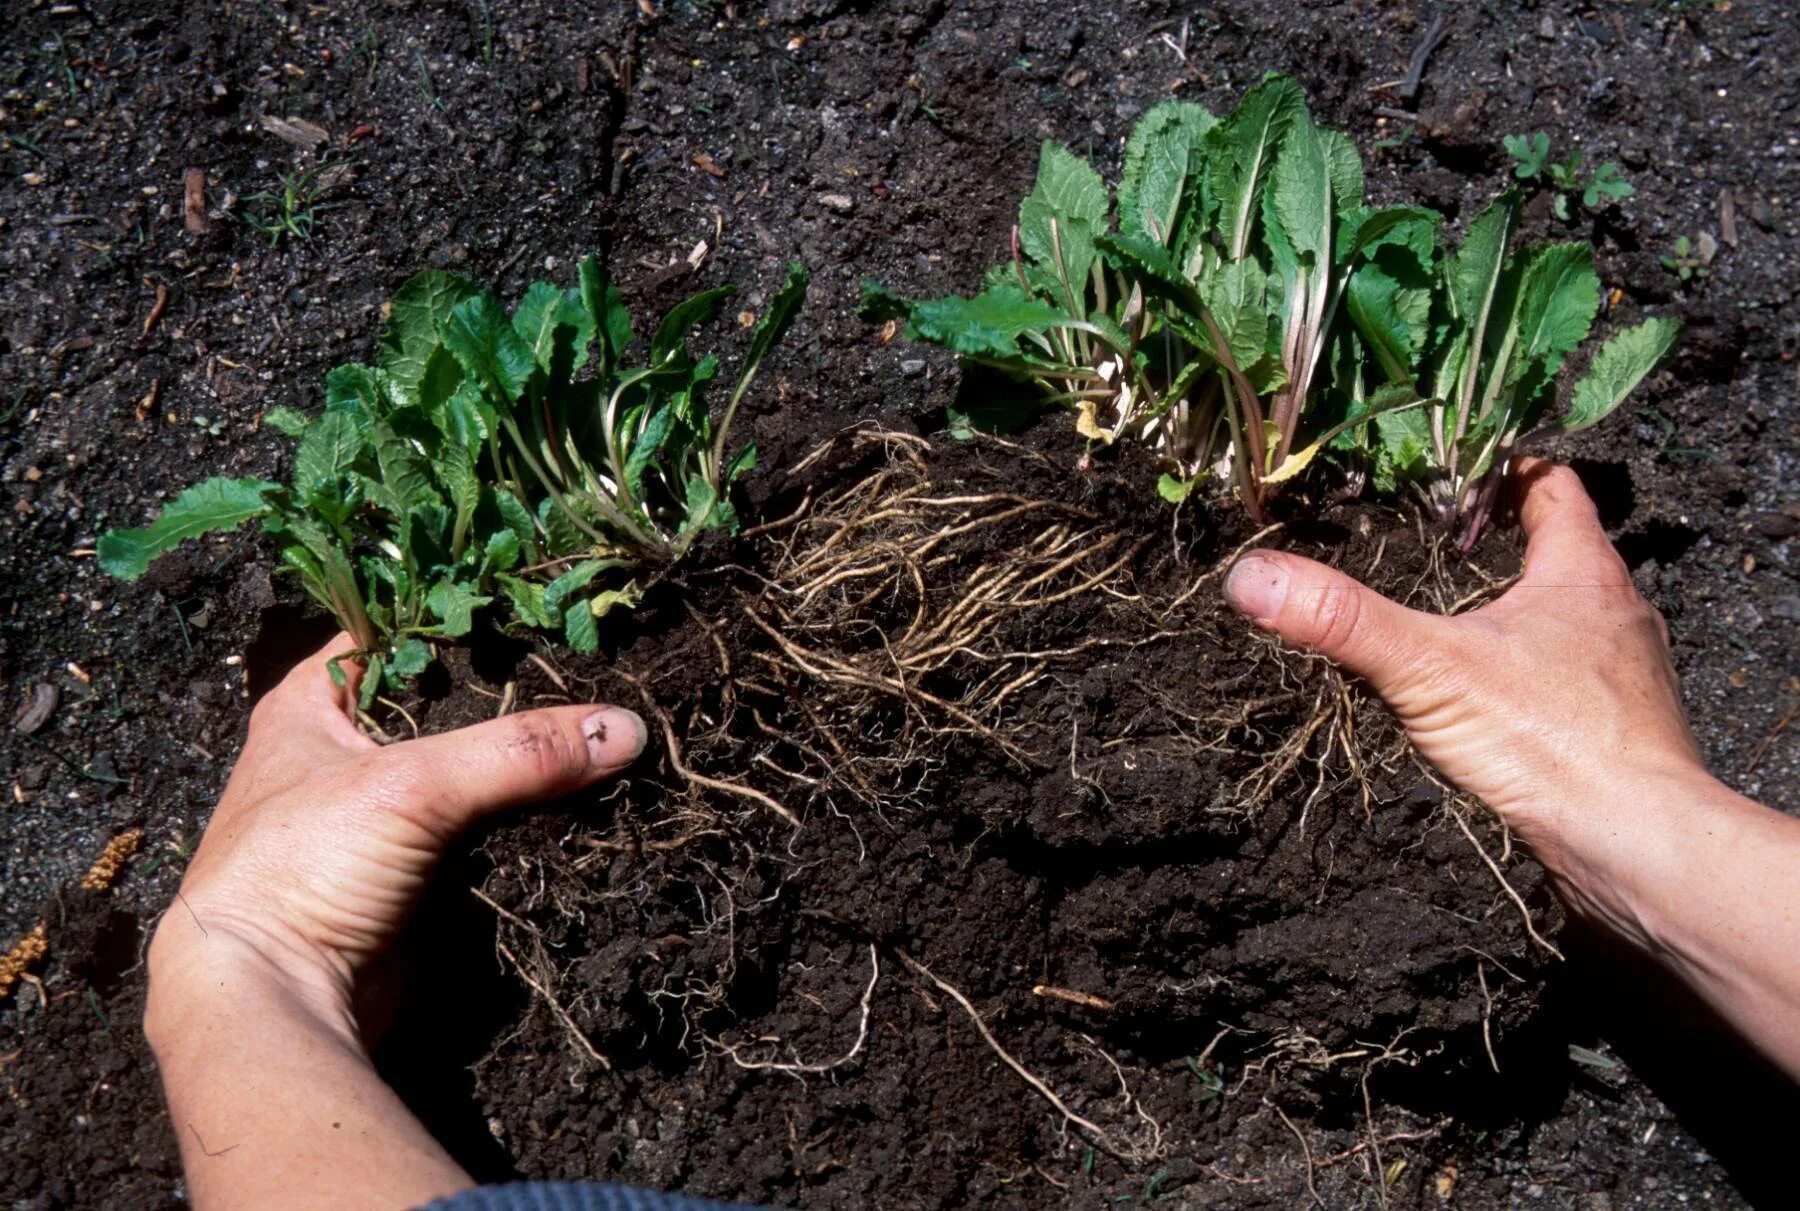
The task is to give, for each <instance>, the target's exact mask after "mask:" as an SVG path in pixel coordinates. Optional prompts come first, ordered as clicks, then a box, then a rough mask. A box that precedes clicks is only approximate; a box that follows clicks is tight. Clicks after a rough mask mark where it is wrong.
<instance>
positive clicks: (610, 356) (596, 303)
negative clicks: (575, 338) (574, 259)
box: [580, 255, 631, 375]
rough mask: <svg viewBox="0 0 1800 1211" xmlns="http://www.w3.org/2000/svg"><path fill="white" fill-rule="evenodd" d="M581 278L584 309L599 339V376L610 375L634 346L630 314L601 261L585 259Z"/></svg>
mask: <svg viewBox="0 0 1800 1211" xmlns="http://www.w3.org/2000/svg"><path fill="white" fill-rule="evenodd" d="M580 275H581V288H580V289H581V305H582V308H583V309H584V310H585V311H586V312H587V313H588V318H589V320H590V321H592V323H593V326H594V331H595V332H596V333H597V334H598V335H599V338H600V346H601V354H602V356H601V360H600V372H601V374H603V375H605V374H609V373H611V372H612V370H613V369H614V368H615V367H617V366H618V364H619V362H620V361H621V360H622V359H623V358H624V356H625V347H626V346H627V345H629V344H631V312H629V311H627V310H625V302H624V300H623V299H622V298H620V297H619V288H618V286H617V285H616V284H614V282H613V281H612V279H611V278H609V277H607V276H606V274H605V271H604V270H602V269H601V268H600V262H599V260H598V258H596V257H594V256H592V255H589V256H585V257H583V258H582V259H581V270H580Z"/></svg>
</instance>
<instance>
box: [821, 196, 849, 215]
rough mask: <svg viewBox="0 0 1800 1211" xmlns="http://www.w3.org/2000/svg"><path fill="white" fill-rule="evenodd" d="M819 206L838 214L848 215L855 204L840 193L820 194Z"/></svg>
mask: <svg viewBox="0 0 1800 1211" xmlns="http://www.w3.org/2000/svg"><path fill="white" fill-rule="evenodd" d="M819 205H821V206H824V207H826V208H827V209H830V210H835V211H837V212H838V213H839V214H849V213H850V209H851V207H853V206H855V205H856V203H854V202H852V201H851V200H850V199H849V198H848V197H846V196H845V195H844V194H841V193H822V194H820V195H819Z"/></svg>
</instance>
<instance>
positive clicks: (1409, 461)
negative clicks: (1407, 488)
mask: <svg viewBox="0 0 1800 1211" xmlns="http://www.w3.org/2000/svg"><path fill="white" fill-rule="evenodd" d="M1374 421H1375V464H1374V468H1373V479H1374V481H1375V488H1376V490H1377V491H1380V492H1394V491H1396V490H1397V489H1398V487H1399V485H1400V484H1401V483H1403V482H1415V483H1416V482H1421V481H1423V480H1424V479H1425V478H1426V477H1427V476H1429V474H1430V471H1431V464H1430V454H1431V428H1430V420H1429V418H1428V417H1427V416H1426V414H1425V411H1424V409H1422V408H1408V409H1405V410H1403V411H1389V412H1381V413H1378V414H1376V416H1375V418H1374Z"/></svg>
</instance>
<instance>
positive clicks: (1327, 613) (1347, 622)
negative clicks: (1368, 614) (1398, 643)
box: [1306, 585, 1362, 653]
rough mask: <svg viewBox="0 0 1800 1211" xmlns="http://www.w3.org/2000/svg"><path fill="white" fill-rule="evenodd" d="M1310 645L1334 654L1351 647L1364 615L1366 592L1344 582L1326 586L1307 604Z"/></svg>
mask: <svg viewBox="0 0 1800 1211" xmlns="http://www.w3.org/2000/svg"><path fill="white" fill-rule="evenodd" d="M1307 608H1308V610H1309V611H1310V613H1309V616H1308V617H1307V620H1306V623H1307V635H1308V638H1309V642H1310V646H1312V647H1315V648H1318V649H1319V650H1321V651H1323V652H1326V653H1332V652H1338V651H1341V650H1342V649H1344V648H1345V647H1347V646H1348V645H1349V644H1350V642H1351V641H1352V639H1354V637H1355V635H1356V628H1357V624H1358V622H1359V621H1360V620H1361V618H1362V594H1360V593H1358V592H1357V591H1356V590H1354V589H1351V588H1347V587H1345V586H1343V585H1331V586H1328V587H1326V588H1324V589H1322V590H1321V591H1320V592H1319V593H1318V594H1317V595H1316V596H1315V597H1314V598H1313V600H1312V602H1311V604H1310V605H1309V606H1308V607H1307Z"/></svg>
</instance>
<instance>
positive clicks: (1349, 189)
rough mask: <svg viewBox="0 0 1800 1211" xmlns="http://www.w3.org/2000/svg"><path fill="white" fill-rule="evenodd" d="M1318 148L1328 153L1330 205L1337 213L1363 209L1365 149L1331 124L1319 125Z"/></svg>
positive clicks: (1326, 167)
mask: <svg viewBox="0 0 1800 1211" xmlns="http://www.w3.org/2000/svg"><path fill="white" fill-rule="evenodd" d="M1318 138H1319V149H1320V150H1321V151H1322V152H1324V153H1325V173H1326V175H1327V176H1328V177H1330V178H1331V208H1332V212H1333V213H1334V214H1337V215H1340V216H1341V215H1347V214H1351V213H1352V212H1354V211H1357V210H1360V209H1362V204H1363V162H1362V153H1361V152H1359V151H1357V150H1356V144H1355V143H1353V142H1351V141H1350V136H1348V135H1346V134H1345V133H1344V132H1343V131H1341V130H1332V129H1331V128H1330V127H1324V126H1322V127H1319V128H1318Z"/></svg>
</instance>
